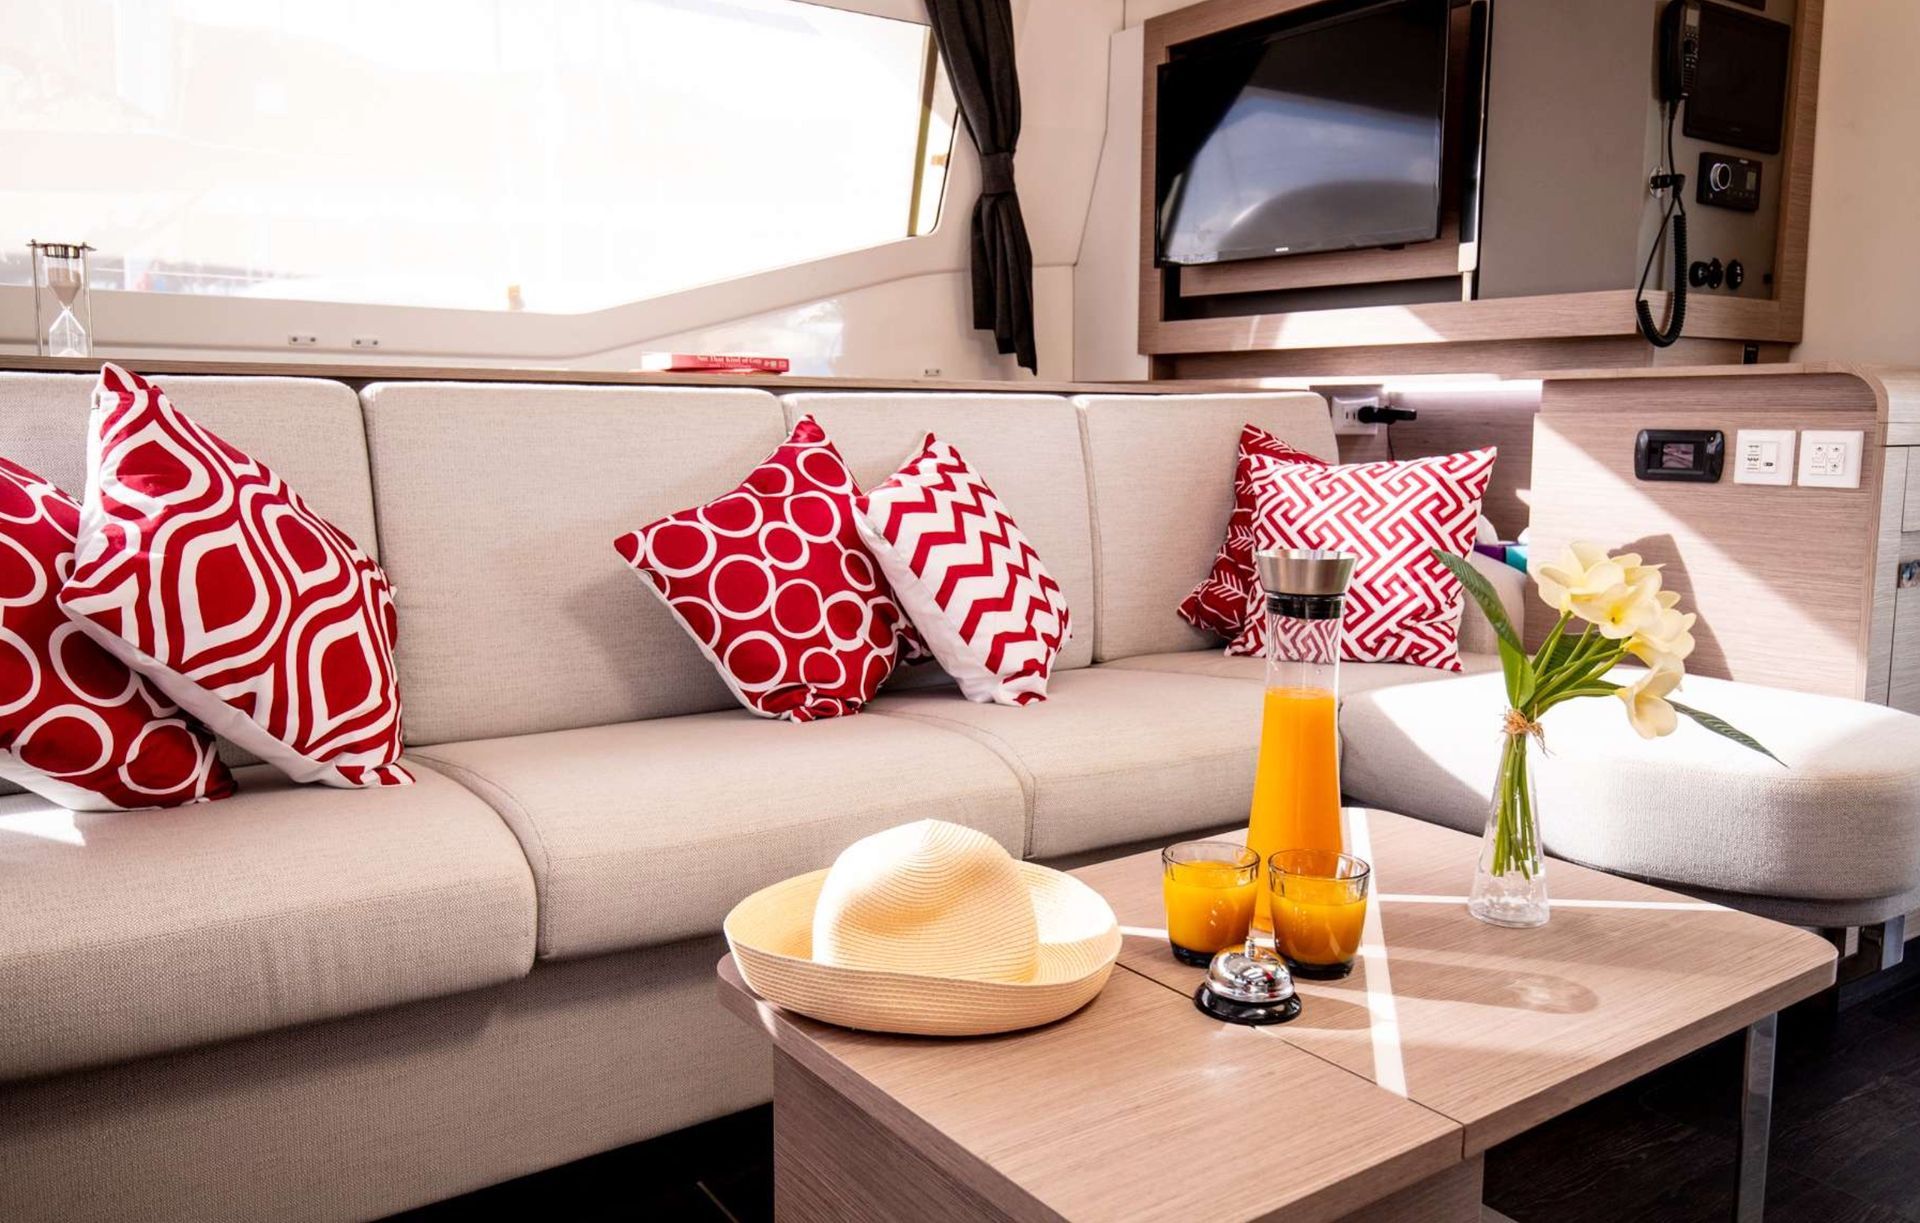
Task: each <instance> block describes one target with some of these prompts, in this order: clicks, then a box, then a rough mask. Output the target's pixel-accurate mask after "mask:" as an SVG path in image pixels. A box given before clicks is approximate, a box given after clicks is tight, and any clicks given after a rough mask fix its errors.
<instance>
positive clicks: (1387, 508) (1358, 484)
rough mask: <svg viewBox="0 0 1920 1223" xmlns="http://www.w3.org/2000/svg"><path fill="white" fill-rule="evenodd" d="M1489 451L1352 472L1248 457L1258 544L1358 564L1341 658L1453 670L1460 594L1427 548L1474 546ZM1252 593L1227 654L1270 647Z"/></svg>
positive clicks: (1262, 611) (1363, 466) (1457, 550)
mask: <svg viewBox="0 0 1920 1223" xmlns="http://www.w3.org/2000/svg"><path fill="white" fill-rule="evenodd" d="M1495 454H1496V452H1495V451H1494V450H1493V449H1492V448H1488V449H1485V450H1470V451H1467V452H1465V453H1464V454H1448V455H1439V456H1435V457H1433V458H1421V459H1408V460H1406V461H1405V462H1399V463H1359V464H1355V465H1353V466H1349V467H1327V466H1324V465H1319V464H1310V463H1297V462H1286V461H1282V460H1275V459H1270V458H1256V459H1255V460H1254V461H1253V465H1252V473H1251V475H1252V479H1253V484H1254V500H1253V544H1254V548H1255V549H1256V550H1264V549H1267V548H1332V549H1338V550H1341V551H1345V552H1352V553H1354V554H1355V555H1357V556H1358V557H1359V558H1360V559H1359V562H1358V563H1357V564H1356V565H1355V566H1354V569H1353V580H1352V582H1351V584H1350V585H1349V587H1348V589H1347V606H1346V614H1345V615H1344V616H1343V617H1342V618H1341V656H1342V657H1344V658H1347V659H1350V660H1352V661H1355V662H1407V663H1415V664H1417V665H1419V666H1423V667H1435V668H1438V669H1440V670H1442V671H1458V670H1459V669H1460V640H1459V637H1460V613H1461V611H1462V610H1463V607H1464V603H1463V600H1464V598H1465V593H1466V592H1465V591H1464V590H1463V589H1462V588H1461V585H1460V579H1458V578H1456V577H1454V576H1453V575H1452V574H1451V573H1450V572H1448V570H1447V568H1446V567H1445V566H1444V565H1442V564H1440V562H1438V561H1436V560H1434V559H1433V556H1432V555H1431V554H1430V553H1429V551H1428V549H1429V548H1435V547H1437V548H1441V549H1443V550H1445V551H1448V552H1451V553H1453V554H1455V555H1456V556H1465V555H1467V554H1468V553H1470V552H1471V551H1472V550H1473V539H1474V527H1475V524H1476V523H1477V522H1478V521H1479V518H1480V503H1481V501H1482V499H1483V498H1484V497H1485V496H1486V492H1487V481H1488V480H1489V479H1491V478H1492V476H1493V460H1494V456H1495ZM1258 587H1259V583H1258V582H1255V583H1254V589H1253V590H1252V591H1251V592H1250V593H1249V594H1248V597H1247V605H1246V621H1245V627H1244V628H1243V629H1242V630H1241V631H1240V633H1239V635H1238V636H1236V637H1235V638H1234V639H1233V641H1232V643H1231V644H1229V645H1228V647H1227V653H1229V654H1249V655H1258V654H1263V653H1265V652H1266V646H1267V642H1266V637H1267V618H1266V607H1265V604H1266V599H1265V596H1264V594H1263V593H1262V592H1261V591H1260V590H1259V588H1258Z"/></svg>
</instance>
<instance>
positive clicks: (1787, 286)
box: [1773, 0, 1826, 343]
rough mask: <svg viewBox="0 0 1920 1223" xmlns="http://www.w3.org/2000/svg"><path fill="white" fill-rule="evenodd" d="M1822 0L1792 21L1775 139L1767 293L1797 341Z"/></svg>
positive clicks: (1807, 3)
mask: <svg viewBox="0 0 1920 1223" xmlns="http://www.w3.org/2000/svg"><path fill="white" fill-rule="evenodd" d="M1825 20H1826V0H1800V3H1799V7H1798V9H1797V10H1796V13H1795V18H1794V25H1793V57H1792V61H1791V63H1792V66H1791V68H1790V69H1789V75H1788V87H1787V131H1786V138H1785V139H1784V140H1783V141H1782V142H1781V144H1780V168H1781V171H1782V177H1781V180H1780V208H1779V216H1778V219H1777V220H1776V221H1775V234H1774V258H1773V266H1774V275H1773V299H1774V301H1775V302H1777V303H1778V304H1779V308H1780V318H1781V322H1782V324H1783V326H1784V329H1785V330H1786V331H1787V332H1788V334H1787V335H1786V336H1785V337H1784V338H1785V339H1788V340H1791V341H1794V342H1796V343H1797V342H1798V341H1799V339H1800V336H1801V331H1802V321H1803V318H1804V315H1805V313H1806V303H1807V230H1808V226H1809V224H1810V222H1811V219H1812V215H1813V139H1814V129H1815V126H1816V122H1817V120H1818V117H1819V115H1818V111H1819V104H1820V45H1821V41H1822V34H1823V31H1824V24H1825Z"/></svg>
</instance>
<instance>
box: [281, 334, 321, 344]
mask: <svg viewBox="0 0 1920 1223" xmlns="http://www.w3.org/2000/svg"><path fill="white" fill-rule="evenodd" d="M319 342H320V337H319V336H315V335H308V334H307V333H306V332H303V331H296V332H294V333H293V334H292V335H290V336H288V337H287V345H288V347H290V348H312V347H313V346H314V345H315V344H318V343H319Z"/></svg>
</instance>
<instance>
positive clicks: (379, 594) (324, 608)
mask: <svg viewBox="0 0 1920 1223" xmlns="http://www.w3.org/2000/svg"><path fill="white" fill-rule="evenodd" d="M88 428H89V431H90V433H89V437H88V445H87V498H86V503H85V505H84V506H83V507H82V512H81V516H80V538H79V541H78V553H79V559H78V562H77V563H76V565H75V566H74V571H73V575H72V577H71V578H69V579H68V582H67V586H66V589H64V590H63V591H61V593H60V602H61V605H62V606H63V607H65V608H66V611H67V614H68V615H69V616H71V617H72V618H73V619H74V621H75V622H76V623H78V624H79V625H80V627H81V628H83V629H85V630H86V632H87V634H88V635H89V636H91V637H92V638H93V639H94V640H95V641H97V642H99V643H100V644H101V645H102V646H104V647H106V649H107V650H108V652H110V653H112V654H114V655H115V656H116V657H118V658H120V659H121V660H122V661H124V662H125V663H126V664H127V665H128V666H129V667H132V668H133V669H134V670H135V671H138V672H139V673H140V674H141V675H143V676H145V677H146V678H147V679H148V680H150V681H152V683H153V684H154V686H155V687H157V688H159V689H160V690H161V691H162V692H164V693H166V694H167V696H169V697H171V698H172V699H173V700H174V701H175V702H177V703H178V704H179V705H180V707H181V708H182V709H185V710H186V711H187V712H189V713H191V714H193V715H194V716H195V717H197V718H199V719H200V720H201V721H202V722H205V723H206V724H207V725H208V726H209V727H211V728H212V729H213V731H214V732H215V733H216V734H219V735H223V736H225V737H226V738H228V739H231V740H232V741H233V742H235V743H237V744H239V745H240V746H241V747H243V748H245V749H247V750H248V751H250V752H252V753H253V754H254V755H256V756H258V757H260V758H261V759H262V760H264V761H266V762H267V763H269V764H271V765H273V766H274V767H276V768H278V769H279V770H280V771H281V772H283V773H285V774H287V775H288V776H289V777H292V778H293V779H294V780H295V781H317V782H322V783H324V784H326V785H330V786H342V787H348V788H354V787H363V786H397V785H407V784H409V783H411V782H412V781H413V777H412V775H411V774H409V773H408V772H407V771H406V769H405V768H403V767H401V766H400V764H399V763H398V761H399V759H400V747H401V744H400V693H399V688H398V685H397V682H396V680H395V678H394V667H393V642H394V635H395V631H396V630H395V625H394V615H393V591H392V589H391V588H390V587H389V586H388V585H387V578H386V574H385V573H383V572H381V569H380V566H379V565H376V564H375V563H374V562H373V561H372V560H371V559H370V558H369V557H368V556H367V555H366V554H365V553H363V552H361V551H360V549H359V548H357V547H355V546H354V542H353V541H352V540H351V539H349V538H347V537H346V536H345V535H344V534H342V533H341V532H340V530H339V529H338V528H336V527H335V526H334V525H333V524H332V523H330V522H328V521H327V520H326V519H324V518H322V517H320V515H318V514H316V513H314V512H313V511H312V510H310V509H308V508H307V505H306V503H305V502H304V501H302V500H301V499H300V497H299V495H298V494H297V493H295V492H294V491H293V490H292V489H290V488H288V487H287V486H286V483H285V482H284V481H282V480H281V479H280V477H279V476H277V475H275V474H274V473H273V471H272V470H271V469H269V468H268V467H267V466H266V465H265V464H263V463H261V462H259V461H258V460H255V459H252V458H249V457H248V456H247V455H245V454H242V453H241V452H240V451H238V450H236V449H234V448H233V447H232V446H230V445H228V444H227V443H226V442H224V441H222V440H221V439H220V438H218V437H216V436H214V435H213V434H212V433H210V432H208V431H207V430H206V429H204V428H202V427H201V426H200V425H198V424H196V423H194V422H193V421H192V420H190V419H188V417H187V416H186V414H185V413H183V412H180V411H179V410H177V409H176V408H175V407H174V406H173V404H172V403H171V402H169V401H168V399H167V397H166V395H165V394H164V393H162V392H161V390H160V388H159V387H156V386H154V385H153V384H152V383H150V382H148V381H146V380H145V379H144V378H140V377H138V376H136V375H134V374H130V373H128V372H126V371H125V370H123V369H120V368H119V367H118V366H114V365H107V366H104V367H102V369H101V370H100V383H99V385H98V386H97V387H96V388H95V390H94V399H93V417H92V420H91V421H90V422H89V425H88Z"/></svg>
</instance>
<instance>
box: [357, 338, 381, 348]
mask: <svg viewBox="0 0 1920 1223" xmlns="http://www.w3.org/2000/svg"><path fill="white" fill-rule="evenodd" d="M353 346H354V347H355V348H378V347H380V337H379V336H377V335H357V336H354V337H353Z"/></svg>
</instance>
